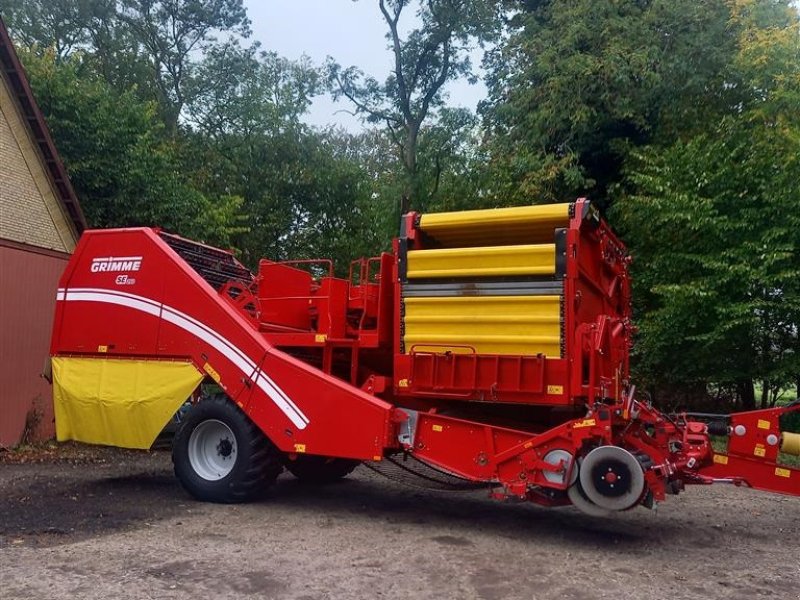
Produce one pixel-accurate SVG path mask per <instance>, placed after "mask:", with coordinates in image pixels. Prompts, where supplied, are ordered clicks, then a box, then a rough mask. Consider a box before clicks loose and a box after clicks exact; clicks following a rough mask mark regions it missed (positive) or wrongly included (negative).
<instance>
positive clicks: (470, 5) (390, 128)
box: [327, 0, 498, 217]
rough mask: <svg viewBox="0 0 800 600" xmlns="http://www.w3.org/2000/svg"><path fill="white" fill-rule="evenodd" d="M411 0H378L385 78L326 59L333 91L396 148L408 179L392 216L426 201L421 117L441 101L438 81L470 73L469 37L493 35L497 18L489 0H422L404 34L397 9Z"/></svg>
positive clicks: (404, 8)
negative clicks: (387, 62) (388, 62)
mask: <svg viewBox="0 0 800 600" xmlns="http://www.w3.org/2000/svg"><path fill="white" fill-rule="evenodd" d="M411 4H412V3H411V2H409V1H408V0H379V3H378V5H379V9H380V11H381V14H382V15H383V18H384V20H385V22H386V25H387V28H388V32H387V34H386V39H387V40H388V43H389V51H390V52H391V53H392V56H393V62H394V66H393V68H392V70H391V72H390V73H389V75H388V77H387V78H386V80H385V81H384V82H383V83H381V82H379V81H378V80H377V79H375V78H374V77H370V76H367V75H366V74H365V73H364V72H363V71H361V70H360V69H359V68H358V67H355V66H351V67H349V68H342V67H341V66H340V65H339V64H337V63H336V62H335V61H334V60H333V59H332V58H329V59H328V64H327V75H328V82H329V86H330V89H331V91H332V93H333V95H334V98H337V99H338V98H346V99H347V100H349V101H350V102H351V103H352V104H353V106H354V107H355V113H356V114H357V115H360V116H362V117H363V118H364V119H365V120H366V121H367V122H368V123H374V124H380V125H382V126H383V127H385V133H386V135H387V136H388V139H389V140H391V142H392V143H393V145H394V146H395V148H396V151H397V155H398V157H399V158H400V160H401V165H402V167H403V174H404V179H405V181H404V185H403V190H402V201H401V202H400V204H399V205H398V207H397V208H398V210H397V211H396V216H397V217H399V216H400V213H404V212H407V211H408V210H409V209H410V208H414V209H417V210H418V209H419V208H421V204H422V203H423V202H424V198H425V189H424V182H423V181H422V179H423V175H422V173H421V166H420V158H423V159H424V157H421V155H420V151H419V150H420V146H421V144H422V143H423V142H422V140H421V137H422V136H423V135H424V132H423V124H424V123H425V122H426V120H428V121H430V120H432V119H431V118H430V117H433V116H435V113H436V111H437V110H438V109H440V108H442V107H443V106H444V101H445V97H444V91H443V87H444V85H445V84H446V83H447V82H448V81H451V80H453V79H456V78H459V77H467V78H471V77H473V75H472V65H471V64H470V60H469V56H468V51H469V50H470V49H471V48H472V46H473V45H474V44H476V43H482V42H484V41H486V40H488V39H492V38H493V37H494V36H495V34H496V30H497V23H498V14H497V12H496V11H497V3H496V2H494V1H490V2H487V1H485V0H420V1H419V2H418V3H415V4H417V8H416V12H415V14H414V17H415V18H416V21H417V22H418V26H416V27H414V28H412V29H410V30H409V31H408V32H407V33H406V34H405V36H404V35H403V32H402V29H403V28H402V26H401V17H403V16H404V11H405V15H408V13H409V11H408V9H409V8H410V7H411ZM434 126H435V125H434ZM428 127H429V130H430V128H431V127H433V126H431V125H428ZM423 164H425V163H424V160H423ZM426 167H427V168H430V166H429V165H425V166H423V167H422V168H426ZM433 168H434V169H435V168H436V167H433Z"/></svg>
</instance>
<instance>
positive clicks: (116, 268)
mask: <svg viewBox="0 0 800 600" xmlns="http://www.w3.org/2000/svg"><path fill="white" fill-rule="evenodd" d="M141 268H142V257H141V256H108V257H105V258H93V259H92V266H91V271H92V273H119V272H121V271H138V270H139V269H141Z"/></svg>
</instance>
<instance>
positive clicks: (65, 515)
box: [0, 446, 800, 600]
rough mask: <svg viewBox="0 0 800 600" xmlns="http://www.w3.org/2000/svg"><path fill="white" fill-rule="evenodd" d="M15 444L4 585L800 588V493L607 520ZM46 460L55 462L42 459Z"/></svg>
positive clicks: (117, 590)
mask: <svg viewBox="0 0 800 600" xmlns="http://www.w3.org/2000/svg"><path fill="white" fill-rule="evenodd" d="M22 460H25V461H26V462H22V463H20V458H19V457H16V458H13V459H12V456H11V455H10V454H9V453H6V454H5V456H4V455H2V454H0V598H2V599H3V600H12V599H17V598H70V599H90V598H103V599H107V598H135V599H140V598H209V597H210V598H289V599H296V600H301V599H307V600H311V599H322V598H331V599H345V598H365V599H371V598H401V599H403V600H409V599H418V598H456V599H472V598H475V599H486V600H490V599H506V598H508V599H511V598H520V599H522V598H524V599H534V600H535V599H549V598H559V599H580V600H588V599H594V598H614V599H618V598H619V599H621V598H642V599H645V598H646V599H648V600H651V599H653V600H657V599H661V598H664V599H667V598H670V599H680V598H692V599H694V598H704V599H708V598H735V599H738V598H742V599H744V598H761V597H764V598H775V599H780V600H784V599H791V600H795V599H798V598H800V561H799V560H798V559H799V558H800V518H798V517H800V499H798V498H786V497H781V496H775V495H768V494H761V493H757V492H752V491H750V490H740V489H734V488H730V487H725V486H715V487H711V488H693V489H691V490H689V491H688V492H687V493H685V494H682V495H681V496H679V497H677V498H670V499H669V501H668V502H666V503H664V504H663V505H661V506H660V507H659V509H658V511H657V512H651V511H647V510H645V509H636V510H633V511H629V512H626V513H622V514H619V515H617V516H615V517H614V518H608V519H596V518H591V517H587V516H584V515H582V514H581V513H578V512H577V511H576V510H574V509H572V508H567V509H549V510H548V509H544V508H538V507H536V506H532V505H528V504H502V503H498V502H494V501H491V500H489V499H487V497H486V492H483V491H479V492H474V491H472V492H458V493H455V492H432V491H422V490H419V489H414V488H409V487H404V486H401V485H399V484H397V483H394V482H391V481H388V480H386V479H384V478H382V477H381V476H379V475H376V474H375V473H373V472H371V471H369V470H367V469H365V468H363V467H360V468H359V469H357V470H356V472H355V473H354V474H353V475H352V476H351V477H350V478H348V479H347V480H345V481H342V482H340V483H337V484H334V485H331V486H327V487H322V488H311V487H308V486H303V485H301V484H298V483H297V481H295V480H294V479H292V478H291V477H290V476H289V475H286V474H285V475H282V476H281V478H280V479H279V481H278V485H277V487H276V488H275V490H274V492H273V493H272V494H271V496H270V497H269V498H266V499H265V500H263V501H260V502H257V503H254V504H248V505H239V506H222V505H213V504H203V503H199V502H195V501H193V500H191V499H190V498H189V497H188V496H187V495H186V493H185V492H184V491H183V490H182V489H181V487H180V486H179V485H178V483H177V482H176V481H175V480H174V479H173V476H172V470H171V462H170V458H169V454H168V453H167V452H153V453H133V452H125V451H119V450H110V449H108V450H100V451H98V450H91V451H88V450H84V449H81V448H80V447H69V446H68V447H66V448H64V447H61V448H60V449H59V450H52V451H49V452H46V453H45V455H44V456H43V457H42V456H39V457H35V458H34V459H31V457H27V458H26V457H24V456H23V458H22ZM31 460H41V462H31Z"/></svg>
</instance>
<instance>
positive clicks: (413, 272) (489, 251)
mask: <svg viewBox="0 0 800 600" xmlns="http://www.w3.org/2000/svg"><path fill="white" fill-rule="evenodd" d="M550 237H551V238H552V237H553V236H552V232H551V234H550ZM555 270H556V247H555V244H529V245H514V246H488V247H478V248H444V249H434V250H410V251H409V252H408V278H409V279H410V280H411V279H423V278H432V279H433V278H448V277H501V276H509V275H553V274H555Z"/></svg>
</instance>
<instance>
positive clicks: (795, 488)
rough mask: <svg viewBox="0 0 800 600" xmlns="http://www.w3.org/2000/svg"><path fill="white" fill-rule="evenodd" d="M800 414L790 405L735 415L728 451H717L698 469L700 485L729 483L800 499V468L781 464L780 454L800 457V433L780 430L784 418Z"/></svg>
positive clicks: (799, 407) (795, 405) (796, 405)
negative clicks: (724, 481) (727, 481)
mask: <svg viewBox="0 0 800 600" xmlns="http://www.w3.org/2000/svg"><path fill="white" fill-rule="evenodd" d="M795 411H800V403H798V402H795V403H793V404H790V405H789V406H784V407H779V408H769V409H764V410H753V411H748V412H741V413H734V414H732V415H730V417H729V423H728V427H727V435H728V448H727V451H726V452H724V453H722V452H714V453H713V454H712V455H711V457H710V460H709V461H708V462H707V463H706V464H704V465H701V467H700V468H699V469H698V470H697V479H698V481H697V483H713V482H714V481H715V480H720V479H722V480H729V482H730V483H734V484H735V485H746V486H748V487H752V488H755V489H759V490H765V491H769V492H777V493H780V494H787V495H790V496H800V469H797V468H793V467H791V466H788V465H785V464H780V463H778V456H779V453H780V452H783V453H785V454H788V455H793V456H800V434H797V433H791V432H786V431H781V430H780V417H781V416H783V415H785V414H789V413H791V412H795Z"/></svg>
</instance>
